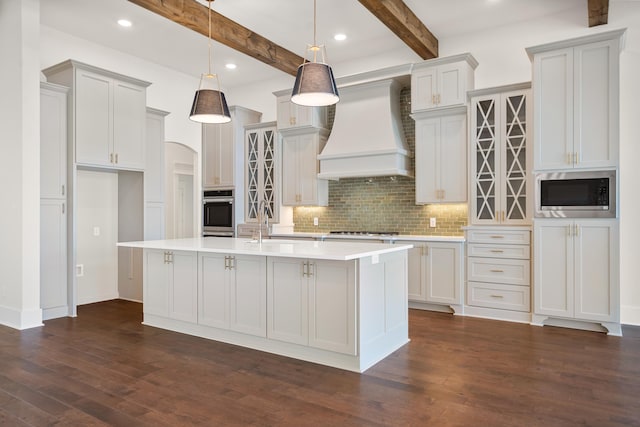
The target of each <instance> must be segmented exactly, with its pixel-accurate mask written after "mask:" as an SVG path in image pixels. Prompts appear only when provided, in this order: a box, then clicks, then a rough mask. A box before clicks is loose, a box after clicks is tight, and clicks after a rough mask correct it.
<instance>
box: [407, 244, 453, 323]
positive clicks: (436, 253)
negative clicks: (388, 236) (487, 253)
mask: <svg viewBox="0 0 640 427" xmlns="http://www.w3.org/2000/svg"><path fill="white" fill-rule="evenodd" d="M396 243H397V244H412V245H413V249H410V250H409V301H413V302H419V303H424V302H426V303H433V304H444V305H449V306H451V308H452V309H454V311H456V312H458V311H460V310H461V309H462V295H463V294H462V277H463V271H462V250H463V249H462V246H463V243H462V242H455V243H453V242H452V243H449V242H416V241H396ZM416 308H417V307H416Z"/></svg>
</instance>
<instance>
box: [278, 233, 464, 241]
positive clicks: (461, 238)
mask: <svg viewBox="0 0 640 427" xmlns="http://www.w3.org/2000/svg"><path fill="white" fill-rule="evenodd" d="M270 237H271V238H272V239H287V238H300V239H317V240H322V239H341V240H343V239H344V240H383V241H385V242H395V241H398V240H404V241H413V242H458V243H464V241H465V239H464V236H428V235H415V234H400V235H393V236H390V235H384V236H367V235H357V234H329V233H300V232H295V233H273V234H271V235H270Z"/></svg>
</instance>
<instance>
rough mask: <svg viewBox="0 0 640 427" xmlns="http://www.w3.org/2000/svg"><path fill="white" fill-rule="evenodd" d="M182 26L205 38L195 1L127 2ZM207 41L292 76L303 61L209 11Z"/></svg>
mask: <svg viewBox="0 0 640 427" xmlns="http://www.w3.org/2000/svg"><path fill="white" fill-rule="evenodd" d="M129 1H130V2H131V3H134V4H137V5H138V6H141V7H143V8H145V9H147V10H149V11H151V12H154V13H157V14H158V15H160V16H163V17H165V18H167V19H170V20H172V21H173V22H176V23H178V24H180V25H182V26H185V27H187V28H189V29H192V30H193V31H196V32H198V33H200V34H202V35H204V36H205V37H208V36H209V20H208V13H209V12H208V8H207V6H204V5H202V4H200V3H198V2H197V1H196V0H129ZM211 38H212V39H213V40H215V41H217V42H219V43H222V44H224V45H225V46H228V47H230V48H232V49H235V50H237V51H239V52H242V53H244V54H246V55H249V56H251V57H252V58H255V59H257V60H258V61H261V62H264V63H265V64H267V65H270V66H272V67H274V68H277V69H278V70H281V71H284V72H285V73H287V74H291V75H292V76H295V75H296V72H297V71H298V66H299V65H300V64H302V63H303V62H304V58H302V57H301V56H298V55H296V54H294V53H293V52H291V51H289V50H287V49H285V48H283V47H281V46H279V45H277V44H275V43H273V42H272V41H270V40H268V39H266V38H264V37H262V36H261V35H260V34H256V33H254V32H253V31H251V30H250V29H248V28H246V27H243V26H242V25H240V24H238V23H237V22H235V21H232V20H231V19H229V18H227V17H225V16H223V15H221V14H219V13H217V12H215V11H214V10H212V11H211Z"/></svg>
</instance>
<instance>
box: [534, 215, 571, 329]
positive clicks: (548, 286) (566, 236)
mask: <svg viewBox="0 0 640 427" xmlns="http://www.w3.org/2000/svg"><path fill="white" fill-rule="evenodd" d="M572 230H573V222H572V221H568V220H539V221H536V222H535V224H534V233H535V245H534V250H535V258H534V259H535V262H534V268H535V274H534V288H533V293H534V313H535V314H543V315H548V316H559V317H573V314H574V304H573V302H574V286H573V283H574V273H573V258H574V249H573V238H572V233H573V231H572Z"/></svg>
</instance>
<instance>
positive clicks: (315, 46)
mask: <svg viewBox="0 0 640 427" xmlns="http://www.w3.org/2000/svg"><path fill="white" fill-rule="evenodd" d="M316 14H317V7H316V0H313V62H317V61H318V41H317V39H316V19H317V16H316Z"/></svg>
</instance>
